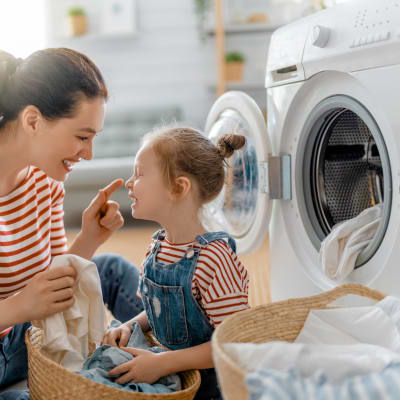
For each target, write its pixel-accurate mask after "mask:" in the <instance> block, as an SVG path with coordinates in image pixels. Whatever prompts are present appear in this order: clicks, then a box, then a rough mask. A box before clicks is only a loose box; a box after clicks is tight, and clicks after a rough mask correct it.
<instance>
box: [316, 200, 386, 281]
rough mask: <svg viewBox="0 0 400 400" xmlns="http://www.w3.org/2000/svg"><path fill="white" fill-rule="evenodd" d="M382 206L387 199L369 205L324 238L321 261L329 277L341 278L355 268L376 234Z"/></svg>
mask: <svg viewBox="0 0 400 400" xmlns="http://www.w3.org/2000/svg"><path fill="white" fill-rule="evenodd" d="M382 209H383V203H380V204H378V205H376V206H374V207H371V208H367V209H365V210H364V211H363V212H362V213H361V214H359V215H357V216H356V217H354V218H352V219H349V220H347V221H343V222H341V223H339V224H337V225H335V226H334V227H333V229H332V232H331V233H330V234H329V235H328V236H327V237H326V238H325V239H324V240H323V242H322V243H321V248H320V251H319V261H320V264H321V266H322V270H323V271H324V273H325V274H326V275H327V276H328V277H329V278H331V279H334V280H336V281H341V280H343V279H344V278H346V276H347V275H349V274H350V273H351V272H352V271H353V270H354V267H355V264H356V259H357V257H358V255H359V254H360V253H361V251H362V250H364V249H365V248H366V247H367V246H368V245H369V243H370V242H371V240H372V239H373V238H374V236H375V233H376V231H377V229H378V226H379V223H380V221H381V219H382Z"/></svg>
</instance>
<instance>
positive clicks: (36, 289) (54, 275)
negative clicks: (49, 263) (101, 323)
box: [13, 266, 76, 321]
mask: <svg viewBox="0 0 400 400" xmlns="http://www.w3.org/2000/svg"><path fill="white" fill-rule="evenodd" d="M75 279H76V271H75V268H73V267H71V266H66V267H57V268H52V269H50V270H48V271H43V272H39V273H38V274H36V275H35V276H34V277H33V278H32V280H31V281H30V282H29V283H28V284H27V285H26V286H25V288H24V289H23V290H21V292H19V293H18V294H16V295H15V296H13V301H14V305H15V312H16V313H18V312H20V313H21V314H22V315H23V320H24V321H32V320H41V319H44V318H46V317H48V316H50V315H53V314H55V313H57V312H62V311H65V310H67V309H68V308H70V307H71V306H72V304H73V303H74V297H73V295H74V289H73V286H74V283H75Z"/></svg>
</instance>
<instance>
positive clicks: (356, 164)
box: [298, 95, 392, 267]
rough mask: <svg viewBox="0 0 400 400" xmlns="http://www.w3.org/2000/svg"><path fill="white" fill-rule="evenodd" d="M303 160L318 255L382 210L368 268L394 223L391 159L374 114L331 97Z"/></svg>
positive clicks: (307, 217) (307, 218)
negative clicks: (352, 224)
mask: <svg viewBox="0 0 400 400" xmlns="http://www.w3.org/2000/svg"><path fill="white" fill-rule="evenodd" d="M304 129H305V132H306V133H307V134H306V135H304V137H305V138H306V139H305V140H306V143H305V145H304V151H303V156H302V157H299V170H300V171H301V174H302V177H298V184H302V187H301V188H299V189H300V190H299V192H300V193H303V195H301V196H299V197H300V199H303V202H304V207H303V210H304V211H305V212H303V213H302V214H303V215H302V217H303V221H304V224H305V226H306V228H307V232H308V234H309V237H310V239H311V241H312V242H313V244H314V246H315V248H316V249H318V250H319V248H320V246H321V242H322V241H323V240H324V239H325V237H326V236H327V235H329V234H330V232H331V231H332V230H333V229H334V228H335V227H336V226H338V225H339V224H341V223H344V222H345V221H348V220H351V219H353V218H355V217H357V216H358V215H359V214H361V213H362V212H363V211H364V210H366V209H368V208H371V207H373V206H375V205H377V204H380V206H381V207H382V217H381V220H380V223H379V226H378V228H377V230H376V233H375V235H374V238H373V240H371V241H370V242H369V244H368V246H367V247H366V248H364V249H363V250H362V251H361V253H360V254H359V255H358V258H357V260H356V267H360V266H362V265H363V264H365V263H366V262H367V261H368V260H369V259H370V258H371V257H372V256H373V255H374V254H375V252H376V251H377V249H378V248H379V246H380V244H381V242H382V240H383V237H384V235H385V232H386V228H387V225H388V223H389V217H390V209H391V199H392V195H391V193H392V179H391V169H390V162H389V157H388V153H387V150H386V146H385V142H384V139H383V136H382V133H381V132H380V129H379V127H378V125H377V123H376V122H375V120H374V119H373V118H372V116H371V114H370V113H369V112H368V111H367V110H366V109H365V108H364V107H363V106H362V105H361V104H360V103H358V102H357V101H356V100H354V99H352V98H350V97H345V96H339V95H337V96H332V97H329V98H327V99H325V100H323V101H322V102H321V103H320V104H318V106H317V107H315V109H314V110H313V112H312V113H311V114H310V116H309V118H308V120H307V123H306V125H305V128H304Z"/></svg>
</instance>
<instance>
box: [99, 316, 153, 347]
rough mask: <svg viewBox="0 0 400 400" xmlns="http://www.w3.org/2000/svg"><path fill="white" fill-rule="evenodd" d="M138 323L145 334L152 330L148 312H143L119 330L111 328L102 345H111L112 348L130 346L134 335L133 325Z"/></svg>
mask: <svg viewBox="0 0 400 400" xmlns="http://www.w3.org/2000/svg"><path fill="white" fill-rule="evenodd" d="M133 322H137V323H138V324H139V325H140V327H141V328H142V331H143V332H148V331H149V330H150V325H149V321H148V320H147V315H146V311H142V312H141V313H140V314H138V315H136V317H134V318H132V319H130V320H129V321H126V322H124V323H123V324H122V325H121V326H119V327H118V328H110V329H108V330H107V332H106V333H105V335H104V337H103V341H102V344H109V345H111V346H119V347H123V346H126V345H127V344H128V341H129V338H130V337H131V333H132V323H133Z"/></svg>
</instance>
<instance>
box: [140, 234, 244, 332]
mask: <svg viewBox="0 0 400 400" xmlns="http://www.w3.org/2000/svg"><path fill="white" fill-rule="evenodd" d="M188 247H193V248H196V249H201V250H200V255H199V258H198V260H197V265H196V269H195V272H194V275H193V280H192V292H193V295H194V297H195V299H196V300H197V301H198V303H199V304H200V306H201V307H202V308H203V310H204V311H205V312H206V314H207V316H208V318H209V319H210V323H211V324H212V325H213V326H216V325H218V324H220V323H221V322H222V321H223V320H224V318H226V317H227V316H228V315H231V314H233V313H235V312H238V311H242V310H245V309H247V308H249V302H248V287H249V278H248V274H247V271H246V269H245V268H244V266H243V265H242V263H241V262H240V260H239V259H238V257H237V255H236V254H235V253H234V251H233V250H232V249H231V247H230V246H229V245H228V244H227V242H226V241H225V240H216V241H214V242H211V243H209V244H208V245H207V246H203V247H201V246H200V245H199V244H198V243H197V242H191V243H180V244H177V243H170V242H169V241H168V240H167V239H164V240H162V241H161V245H160V249H159V252H158V253H157V261H158V262H162V263H165V264H172V263H175V262H177V261H179V260H180V259H181V258H182V257H183V255H184V254H185V252H186V250H187V248H188ZM150 249H151V248H150V247H149V248H148V249H147V252H146V258H147V256H148V255H149V254H150Z"/></svg>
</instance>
